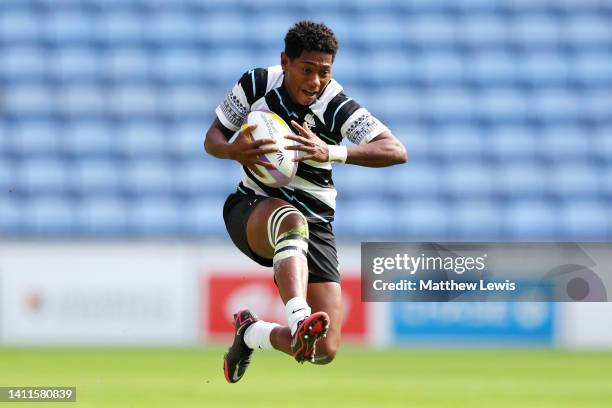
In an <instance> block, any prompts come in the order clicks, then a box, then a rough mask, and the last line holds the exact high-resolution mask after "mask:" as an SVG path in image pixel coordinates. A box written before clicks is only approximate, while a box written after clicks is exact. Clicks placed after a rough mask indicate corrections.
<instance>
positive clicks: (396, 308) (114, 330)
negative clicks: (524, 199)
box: [0, 241, 612, 348]
mask: <svg viewBox="0 0 612 408" xmlns="http://www.w3.org/2000/svg"><path fill="white" fill-rule="evenodd" d="M0 248H2V250H1V251H0V344H2V345H9V346H48V345H51V346H62V345H83V346H119V345H121V346H124V345H128V346H129V345H134V346H193V345H197V344H207V343H210V342H224V341H226V339H227V338H228V336H229V335H230V333H231V332H230V331H231V326H230V323H229V322H230V319H231V313H232V312H233V311H235V310H237V309H239V308H240V307H245V306H249V307H252V308H253V310H255V311H256V312H257V313H258V314H259V315H260V316H261V317H262V318H264V319H270V320H275V321H279V322H283V320H284V318H283V316H282V304H281V303H280V300H279V298H278V295H277V289H276V287H275V285H274V283H273V281H272V279H271V275H270V270H268V269H265V268H262V267H259V266H257V265H255V264H254V263H253V262H252V261H251V260H249V259H248V258H247V257H245V256H244V255H242V254H241V253H240V252H238V250H237V249H235V248H234V247H233V246H231V245H228V244H219V243H211V242H144V241H126V242H86V243H76V242H53V243H51V242H42V241H39V242H34V241H27V242H17V241H7V242H2V243H1V244H0ZM338 251H339V257H340V259H341V272H342V274H343V279H344V281H343V290H344V295H345V296H344V306H345V314H346V315H349V316H350V319H345V320H346V321H345V325H344V327H343V333H344V336H343V338H344V339H345V340H347V341H349V342H357V343H359V344H367V345H371V346H381V347H384V346H389V345H401V346H423V345H427V346H440V347H457V346H460V347H464V346H470V345H478V346H482V345H489V346H504V347H505V346H520V347H526V346H537V347H542V346H544V347H572V348H573V347H612V319H610V316H612V304H611V303H588V304H578V303H503V302H497V303H362V302H361V301H360V279H359V271H360V264H359V263H360V248H359V245H358V244H342V245H339V248H338Z"/></svg>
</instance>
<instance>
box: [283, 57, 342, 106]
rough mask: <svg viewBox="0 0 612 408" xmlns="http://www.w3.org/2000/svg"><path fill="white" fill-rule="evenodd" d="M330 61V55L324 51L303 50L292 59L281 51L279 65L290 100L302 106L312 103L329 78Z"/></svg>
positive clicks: (331, 60)
mask: <svg viewBox="0 0 612 408" xmlns="http://www.w3.org/2000/svg"><path fill="white" fill-rule="evenodd" d="M332 63H333V58H332V55H331V54H326V53H324V52H318V51H308V52H307V51H304V52H302V54H301V55H300V56H299V57H297V58H294V59H290V58H289V57H288V56H287V55H286V54H285V53H284V52H283V53H282V54H281V65H282V67H283V71H284V72H285V89H286V90H287V92H288V93H289V97H291V100H292V101H293V102H295V103H297V104H299V105H304V106H308V105H310V104H312V103H314V101H316V100H317V98H318V97H319V95H321V92H323V90H324V89H325V86H326V85H327V84H328V83H329V81H330V80H331V71H332Z"/></svg>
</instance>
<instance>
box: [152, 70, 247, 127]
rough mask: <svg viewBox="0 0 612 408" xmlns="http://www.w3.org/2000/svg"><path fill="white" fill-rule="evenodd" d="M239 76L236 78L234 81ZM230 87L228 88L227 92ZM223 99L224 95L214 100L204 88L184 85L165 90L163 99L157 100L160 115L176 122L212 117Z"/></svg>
mask: <svg viewBox="0 0 612 408" xmlns="http://www.w3.org/2000/svg"><path fill="white" fill-rule="evenodd" d="M238 78H240V75H239V76H237V77H236V80H238ZM230 89H231V87H228V89H227V91H228V92H229V90H230ZM223 98H225V95H223V96H221V97H219V98H215V97H214V96H213V95H210V93H209V92H207V89H206V88H202V87H193V86H186V85H183V86H181V85H178V86H173V87H171V88H169V89H167V90H166V91H165V92H164V94H163V98H160V100H159V104H160V106H159V109H160V113H161V114H162V115H163V116H164V117H167V118H170V119H175V120H177V121H184V120H198V119H200V120H201V119H202V118H203V115H205V114H206V115H212V114H214V110H215V108H216V107H217V105H218V104H220V103H221V102H222V101H223Z"/></svg>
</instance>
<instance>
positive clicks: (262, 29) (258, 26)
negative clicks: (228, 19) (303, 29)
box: [239, 11, 296, 53]
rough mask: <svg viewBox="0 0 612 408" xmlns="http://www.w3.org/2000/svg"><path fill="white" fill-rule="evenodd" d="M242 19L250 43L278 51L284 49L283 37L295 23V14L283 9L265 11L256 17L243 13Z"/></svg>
mask: <svg viewBox="0 0 612 408" xmlns="http://www.w3.org/2000/svg"><path fill="white" fill-rule="evenodd" d="M243 19H244V20H243V21H242V23H243V24H245V23H246V24H247V27H248V28H249V31H248V35H249V37H250V42H251V44H253V45H255V46H257V47H261V48H273V49H275V50H277V51H278V52H279V53H280V51H282V50H283V49H284V47H283V45H284V44H283V38H285V34H287V30H288V29H289V28H290V27H291V26H292V25H293V24H295V23H296V19H295V16H294V15H293V14H292V13H286V12H284V11H277V12H275V13H265V14H263V15H260V16H259V17H258V18H256V19H253V18H251V17H250V16H249V15H248V14H245V15H244V16H243ZM239 23H240V22H239Z"/></svg>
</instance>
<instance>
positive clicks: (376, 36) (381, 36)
mask: <svg viewBox="0 0 612 408" xmlns="http://www.w3.org/2000/svg"><path fill="white" fill-rule="evenodd" d="M375 10H376V11H375V12H373V10H370V11H368V12H366V13H364V14H363V15H360V16H359V17H357V18H355V21H354V24H356V26H357V27H359V29H358V30H355V31H353V35H352V41H354V43H355V45H356V46H359V47H363V48H366V49H372V50H380V49H385V48H398V47H400V46H401V45H402V44H403V43H404V42H405V32H406V26H405V20H404V19H403V18H400V17H399V16H397V15H393V14H391V13H385V12H382V13H381V12H380V11H379V9H378V7H377V8H376V9H375Z"/></svg>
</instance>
